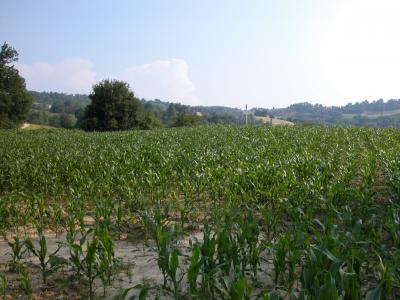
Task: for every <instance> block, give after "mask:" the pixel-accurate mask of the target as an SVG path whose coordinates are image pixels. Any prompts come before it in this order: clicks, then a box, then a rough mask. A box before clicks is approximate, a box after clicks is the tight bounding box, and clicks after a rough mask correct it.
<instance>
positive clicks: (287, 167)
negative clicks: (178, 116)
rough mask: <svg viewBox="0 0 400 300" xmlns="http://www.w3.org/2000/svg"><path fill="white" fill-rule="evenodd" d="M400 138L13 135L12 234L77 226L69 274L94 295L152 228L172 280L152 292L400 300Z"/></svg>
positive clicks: (2, 190)
mask: <svg viewBox="0 0 400 300" xmlns="http://www.w3.org/2000/svg"><path fill="white" fill-rule="evenodd" d="M399 141H400V132H399V131H398V130H394V129H385V130H382V129H358V128H339V127H332V128H327V127H315V126H310V127H303V126H293V127H254V126H199V127H194V128H179V129H174V128H170V129H165V130H155V131H146V132H143V131H130V132H107V133H96V132H93V133H85V132H82V131H66V130H60V131H58V132H57V133H54V132H51V131H50V132H48V131H45V132H38V133H33V132H18V133H17V134H16V133H15V132H11V131H2V132H0V218H1V219H2V222H1V224H0V226H1V231H4V232H11V233H14V235H15V234H16V233H17V232H21V226H22V227H23V228H29V225H30V224H32V222H33V220H36V221H39V223H40V224H46V228H47V226H48V227H49V228H57V226H58V227H60V228H61V227H62V228H65V229H66V243H65V244H66V247H67V250H68V253H69V255H68V266H66V267H65V268H68V269H69V270H71V271H72V272H73V273H74V278H76V280H77V281H78V282H80V285H81V286H84V285H85V284H86V283H87V284H88V286H89V288H88V289H89V293H88V294H89V295H92V296H91V297H93V295H94V292H93V290H95V289H97V288H99V287H100V286H101V287H103V288H105V287H107V286H109V285H110V283H111V282H112V281H113V280H114V278H115V272H116V268H117V264H116V257H115V256H116V254H115V251H114V248H115V245H114V241H113V238H114V237H116V236H119V235H120V234H121V233H122V232H128V233H129V234H132V236H129V238H132V237H133V233H135V237H136V233H137V231H140V230H141V229H142V230H143V232H138V235H137V236H144V234H145V233H147V238H150V239H151V240H152V241H148V240H146V241H145V242H146V245H148V246H149V247H152V246H154V248H156V251H157V255H156V257H155V258H156V260H157V265H158V267H159V275H162V277H161V276H160V280H162V279H161V278H164V285H161V284H160V285H156V286H154V287H153V286H149V287H148V289H147V286H146V289H143V294H142V295H145V294H147V295H148V296H149V297H152V296H155V294H156V293H158V294H159V295H160V297H170V296H172V297H175V298H181V299H182V298H184V299H186V298H192V299H221V298H222V299H248V298H256V297H258V298H260V299H291V300H292V299H293V300H294V299H346V300H347V299H356V300H357V299H364V298H365V297H368V298H370V299H374V298H375V299H396V298H398V297H399V290H398V287H399V285H400V275H399V274H400V258H399V257H400V255H399V253H400V252H399V246H400V213H399V212H400V207H399V205H400V202H399V199H400V179H399V178H400V163H399V161H400V159H399V158H400V156H399V153H400V143H399ZM64 209H65V212H64ZM85 216H91V217H93V218H94V222H93V224H90V225H88V224H86V223H85V222H84V217H85ZM138 225H139V226H138ZM140 225H142V226H140ZM23 228H22V229H23ZM140 228H141V229H140ZM191 230H194V232H192V231H191ZM199 231H200V236H198V235H197V234H198V233H199ZM193 235H195V236H193ZM196 237H197V238H196ZM182 239H184V240H183V241H181V240H182ZM39 240H40V239H39ZM187 240H190V242H189V245H187ZM40 247H41V246H40V242H39V245H38V246H36V247H35V251H36V252H37V253H39V252H40ZM20 248H21V247H16V252H15V253H16V255H14V256H15V257H20V259H17V258H16V259H15V261H16V262H15V263H16V264H18V261H20V262H24V259H25V258H24V257H22V256H20V255H18V253H20V250H18V249H20ZM42 248H43V247H42ZM21 249H22V248H21ZM45 252H46V251H43V253H45ZM38 255H39V254H38ZM39 256H40V257H44V260H43V261H44V263H46V262H47V260H48V257H49V255H48V254H47V255H39ZM10 260H11V259H10ZM39 260H40V259H39ZM45 269H51V264H50V263H49V264H48V265H47V266H46V268H45ZM159 283H161V282H159ZM90 290H92V292H90ZM153 292H154V293H153ZM143 297H144V296H143Z"/></svg>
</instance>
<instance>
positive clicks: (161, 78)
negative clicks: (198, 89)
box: [120, 59, 199, 104]
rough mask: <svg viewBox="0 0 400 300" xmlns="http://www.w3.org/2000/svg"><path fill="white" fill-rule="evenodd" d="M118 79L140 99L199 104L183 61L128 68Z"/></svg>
mask: <svg viewBox="0 0 400 300" xmlns="http://www.w3.org/2000/svg"><path fill="white" fill-rule="evenodd" d="M120 78H121V79H122V80H125V81H127V82H128V83H129V84H130V86H131V89H132V90H133V91H134V92H135V95H136V96H138V97H140V98H146V99H155V98H158V99H161V100H164V101H174V102H181V103H184V104H199V103H198V101H197V99H196V96H195V93H194V91H195V86H194V84H193V82H192V81H191V80H190V78H189V66H188V64H187V63H186V62H185V60H183V59H170V60H157V61H154V62H152V63H150V64H144V65H139V66H133V67H129V68H127V69H126V70H125V71H123V72H122V73H121V75H120Z"/></svg>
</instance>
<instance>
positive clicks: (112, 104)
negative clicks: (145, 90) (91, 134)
mask: <svg viewBox="0 0 400 300" xmlns="http://www.w3.org/2000/svg"><path fill="white" fill-rule="evenodd" d="M89 98H90V99H91V100H92V102H91V103H90V104H89V105H88V106H87V107H86V109H85V112H84V114H83V117H82V119H81V120H80V122H79V124H80V127H81V128H82V129H84V130H88V131H92V130H96V131H108V130H127V129H132V128H141V127H142V121H141V119H140V117H141V112H142V109H143V107H142V106H143V105H142V103H141V102H140V100H139V99H137V98H135V96H134V94H133V92H131V91H130V90H129V85H128V84H127V83H125V82H122V81H118V80H103V81H101V82H100V83H98V84H96V85H94V86H93V92H92V93H91V94H90V95H89Z"/></svg>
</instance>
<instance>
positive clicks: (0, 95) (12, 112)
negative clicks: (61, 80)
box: [0, 43, 32, 128]
mask: <svg viewBox="0 0 400 300" xmlns="http://www.w3.org/2000/svg"><path fill="white" fill-rule="evenodd" d="M17 60H18V52H17V51H16V50H15V49H14V48H12V47H10V46H9V45H8V44H7V43H4V44H3V46H2V47H1V50H0V128H13V127H17V126H18V125H20V124H21V123H22V122H23V121H24V120H25V119H26V117H27V115H28V113H29V110H30V108H31V105H32V97H31V96H30V94H29V93H28V92H27V90H26V86H25V80H24V79H23V78H22V77H21V76H20V75H19V73H18V70H17V69H16V68H15V67H14V65H13V62H15V61H17Z"/></svg>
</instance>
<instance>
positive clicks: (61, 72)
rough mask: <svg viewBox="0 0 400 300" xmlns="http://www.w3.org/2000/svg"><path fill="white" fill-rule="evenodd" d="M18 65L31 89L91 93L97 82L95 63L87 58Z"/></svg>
mask: <svg viewBox="0 0 400 300" xmlns="http://www.w3.org/2000/svg"><path fill="white" fill-rule="evenodd" d="M16 67H17V69H18V70H19V72H20V74H21V76H22V77H24V78H25V80H26V84H27V88H28V89H30V90H36V91H56V92H65V93H73V94H75V93H89V92H90V90H91V88H92V85H93V84H94V83H95V82H96V72H95V71H94V64H93V63H92V62H91V61H90V60H86V59H66V60H63V61H61V62H59V63H55V64H50V63H45V62H39V63H34V64H29V65H28V64H17V65H16Z"/></svg>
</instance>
